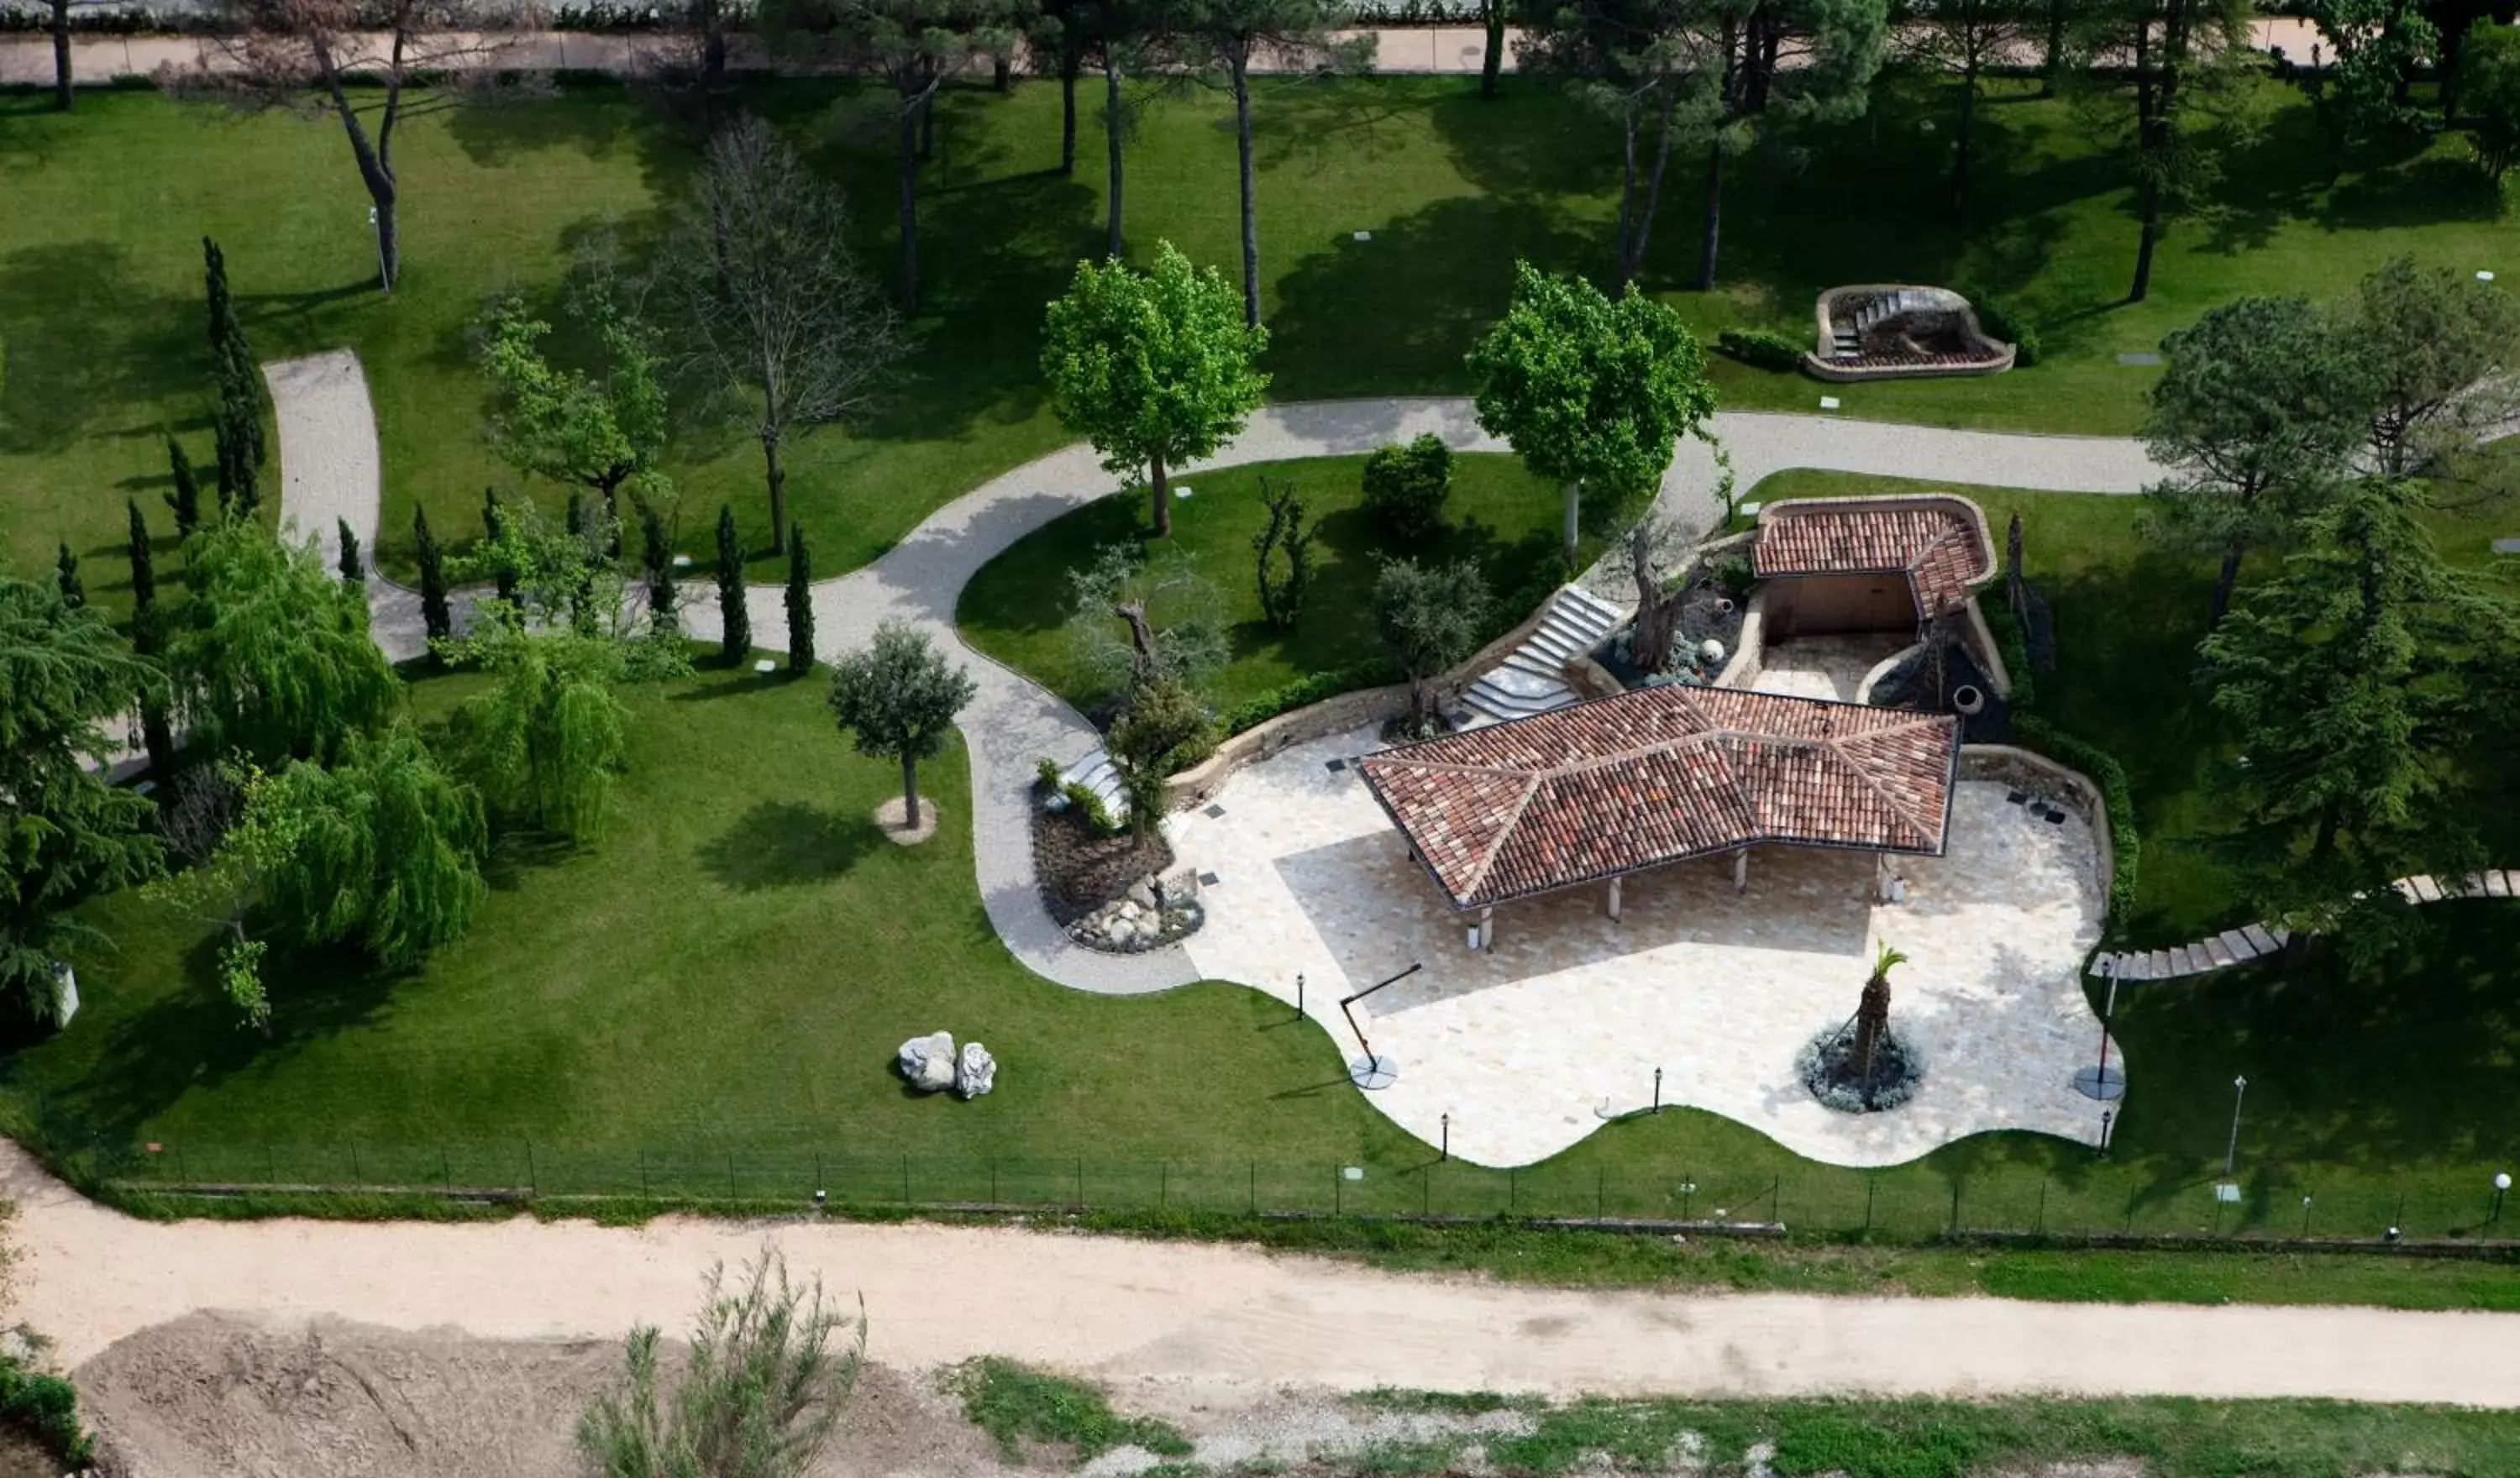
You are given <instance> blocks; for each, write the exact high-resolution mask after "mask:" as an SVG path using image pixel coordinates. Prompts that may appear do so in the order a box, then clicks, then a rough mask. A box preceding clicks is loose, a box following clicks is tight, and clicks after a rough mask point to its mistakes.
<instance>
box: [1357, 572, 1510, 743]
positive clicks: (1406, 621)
mask: <svg viewBox="0 0 2520 1478" xmlns="http://www.w3.org/2000/svg"><path fill="white" fill-rule="evenodd" d="M1494 604H1495V602H1494V601H1493V600H1492V599H1491V598H1490V596H1489V594H1488V582H1487V576H1486V575H1484V574H1483V573H1481V572H1480V570H1479V566H1478V564H1477V563H1476V562H1475V561H1473V560H1454V561H1453V562H1451V563H1449V564H1420V563H1418V561H1417V560H1385V561H1384V562H1383V565H1382V570H1381V572H1380V573H1379V574H1377V575H1376V576H1375V577H1374V581H1373V624H1374V629H1375V631H1376V632H1377V633H1378V634H1379V635H1380V636H1381V638H1382V645H1383V648H1384V649H1386V650H1388V651H1389V652H1390V653H1391V658H1392V660H1393V661H1395V662H1397V663H1399V664H1400V670H1401V671H1402V672H1404V673H1406V674H1408V677H1409V718H1410V723H1411V724H1412V726H1413V727H1416V728H1418V729H1420V730H1421V731H1422V730H1423V729H1424V728H1425V726H1426V725H1427V724H1428V723H1429V722H1430V721H1431V720H1432V718H1433V708H1434V704H1433V701H1432V699H1433V695H1434V694H1433V693H1432V691H1431V689H1430V688H1429V686H1428V685H1429V684H1430V683H1431V682H1432V680H1433V679H1434V678H1435V677H1436V676H1437V675H1438V674H1440V673H1442V672H1443V671H1444V670H1445V669H1446V668H1448V667H1451V666H1453V665H1455V664H1456V663H1458V662H1461V661H1462V660H1463V659H1464V658H1466V657H1468V656H1469V654H1470V653H1471V651H1473V650H1474V649H1477V647H1478V644H1479V632H1480V630H1481V629H1482V628H1483V627H1484V626H1485V624H1486V622H1487V618H1488V611H1489V609H1490V607H1491V606H1493V605H1494Z"/></svg>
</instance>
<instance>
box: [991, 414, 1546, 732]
mask: <svg viewBox="0 0 2520 1478" xmlns="http://www.w3.org/2000/svg"><path fill="white" fill-rule="evenodd" d="M1364 475H1365V459H1364V458H1363V457H1324V458H1317V459H1307V460H1304V461H1299V462H1279V463H1264V464H1259V465H1255V466H1251V467H1241V468H1235V469H1232V470H1226V471H1218V472H1205V473H1199V474H1196V475H1193V476H1192V477H1188V478H1185V479H1184V481H1185V482H1187V483H1188V484H1189V485H1190V486H1191V488H1192V489H1193V493H1192V496H1191V498H1190V499H1189V500H1188V501H1186V502H1182V503H1180V504H1178V505H1177V506H1176V508H1175V509H1174V512H1173V533H1172V541H1171V542H1172V544H1173V545H1174V546H1175V547H1176V548H1177V549H1178V550H1179V551H1180V552H1181V554H1182V555H1183V556H1186V557H1188V558H1189V559H1190V560H1193V562H1194V564H1195V567H1196V568H1197V569H1198V571H1199V573H1200V574H1202V575H1203V576H1205V577H1206V578H1207V579H1208V580H1210V581H1212V582H1213V583H1214V584H1215V586H1216V588H1217V592H1218V594H1219V595H1220V596H1221V597H1222V598H1223V601H1222V604H1223V607H1224V613H1225V620H1226V623H1227V628H1228V632H1229V636H1230V639H1231V641H1232V644H1233V660H1232V661H1231V662H1230V663H1229V664H1228V665H1227V666H1226V667H1225V668H1224V669H1223V670H1221V671H1220V672H1218V673H1217V674H1216V675H1215V676H1214V677H1213V678H1212V679H1211V680H1209V681H1208V682H1207V683H1206V684H1205V685H1204V686H1205V691H1206V694H1207V696H1208V697H1209V699H1210V700H1211V701H1212V702H1213V703H1214V704H1215V706H1216V707H1217V708H1218V709H1219V710H1228V709H1231V708H1233V707H1234V706H1235V705H1236V704H1238V703H1240V702H1242V701H1243V700H1245V699H1247V698H1250V697H1253V696H1256V695H1258V694H1263V693H1266V692H1268V691H1270V690H1271V689H1275V688H1278V687H1281V686H1283V685H1284V684H1286V683H1290V682H1293V681H1295V680H1296V679H1298V678H1301V677H1305V676H1307V675H1309V674H1312V673H1318V672H1330V671H1335V670H1337V669H1339V668H1342V667H1347V666H1350V665H1352V664H1355V663H1359V662H1368V661H1372V660H1373V659H1374V658H1375V657H1377V656H1379V655H1380V654H1381V652H1382V647H1381V644H1380V642H1379V640H1378V639H1377V638H1376V636H1375V634H1374V625H1373V582H1374V578H1375V575H1376V573H1377V572H1378V571H1379V569H1380V567H1381V566H1380V563H1379V559H1378V557H1380V556H1386V555H1394V554H1401V553H1407V554H1410V555H1413V556H1415V557H1417V558H1418V559H1421V560H1462V559H1467V560H1476V561H1478V564H1479V566H1480V568H1481V569H1482V570H1484V571H1485V572H1486V574H1487V580H1488V588H1489V589H1490V591H1492V592H1493V593H1494V594H1495V595H1496V597H1497V599H1498V602H1499V607H1500V611H1502V610H1503V608H1504V606H1505V605H1507V604H1508V603H1509V602H1511V601H1512V600H1513V599H1514V598H1515V597H1517V596H1518V595H1520V594H1522V593H1525V592H1527V591H1528V590H1529V589H1530V588H1531V587H1532V586H1533V585H1534V584H1535V582H1539V581H1545V580H1548V579H1550V578H1551V577H1553V575H1554V574H1555V573H1556V572H1557V570H1558V569H1559V568H1560V563H1559V558H1558V538H1559V519H1560V517H1561V516H1562V514H1561V503H1560V495H1559V492H1558V490H1557V489H1556V488H1554V487H1553V486H1551V485H1550V484H1549V483H1548V482H1547V481H1545V480H1544V479H1542V478H1539V477H1535V476H1533V475H1532V474H1531V473H1530V472H1528V471H1525V470H1523V468H1522V465H1521V464H1520V463H1518V462H1516V461H1515V460H1514V459H1512V458H1510V457H1501V456H1492V455H1487V456H1483V455H1475V454H1473V455H1464V456H1457V457H1455V458H1454V459H1453V491H1452V496H1451V497H1450V498H1449V499H1448V500H1447V501H1446V503H1445V526H1444V528H1443V530H1442V531H1441V533H1440V534H1438V535H1437V536H1436V537H1435V538H1434V539H1432V540H1430V541H1428V543H1427V544H1426V546H1425V547H1424V548H1422V549H1414V550H1406V551H1403V550H1401V549H1399V548H1398V547H1397V546H1396V545H1395V544H1394V543H1393V541H1392V539H1391V537H1390V535H1389V534H1388V532H1387V531H1385V530H1384V528H1383V527H1382V525H1381V523H1380V521H1379V520H1378V519H1377V518H1376V517H1375V516H1374V515H1373V514H1372V513H1371V512H1370V511H1368V510H1367V509H1366V508H1365V506H1364V499H1365V484H1364ZM1264 480H1265V481H1267V482H1269V483H1270V484H1271V485H1273V486H1274V485H1277V484H1280V483H1292V484H1293V485H1294V486H1295V487H1296V488H1297V489H1299V490H1300V492H1301V494H1302V496H1303V499H1304V503H1305V506H1306V510H1307V513H1308V515H1309V519H1310V521H1311V524H1312V526H1313V527H1314V528H1316V529H1317V530H1318V532H1319V537H1318V538H1317V539H1316V540H1315V541H1314V544H1313V556H1312V558H1313V574H1312V583H1311V585H1310V586H1309V588H1308V591H1307V594H1306V596H1305V601H1304V605H1303V609H1302V610H1301V611H1300V612H1299V613H1298V614H1297V616H1296V619H1295V623H1294V625H1293V626H1292V627H1291V628H1290V629H1287V630H1280V629H1279V628H1277V627H1274V626H1272V625H1270V624H1269V623H1268V622H1267V621H1266V620H1264V619H1263V618H1262V616H1261V611H1260V595H1259V585H1258V579H1257V569H1256V562H1255V557H1254V555H1253V553H1252V540H1253V539H1254V538H1255V537H1257V536H1258V535H1259V534H1260V533H1261V532H1262V531H1263V530H1265V529H1266V528H1267V527H1268V523H1269V512H1268V508H1267V506H1266V505H1265V504H1264V503H1262V501H1261V493H1260V487H1261V483H1262V482H1263V481H1264ZM1113 544H1126V545H1131V546H1140V545H1144V546H1145V547H1147V548H1148V549H1149V550H1151V549H1153V548H1154V541H1152V540H1151V539H1150V538H1149V535H1148V521H1147V508H1146V495H1145V494H1143V493H1120V494H1115V495H1114V496H1112V497H1109V498H1104V499H1102V501H1100V502H1098V503H1094V504H1090V505H1088V506H1087V507H1084V508H1081V509H1078V510H1077V511H1076V512H1074V513H1072V514H1069V515H1065V516H1064V517H1061V518H1059V519H1057V520H1056V521H1054V522H1052V523H1048V524H1045V525H1044V526H1042V527H1041V528H1039V529H1037V530H1035V531H1034V532H1032V533H1030V534H1028V535H1026V536H1025V537H1024V538H1023V539H1022V540H1021V541H1020V542H1018V543H1017V544H1015V545H1014V547H1012V549H1009V550H1008V551H1007V552H1006V553H1005V554H1002V555H1000V556H998V557H997V558H996V559H994V560H990V561H989V562H988V563H987V564H985V565H983V566H982V567H981V569H980V572H979V574H977V575H976V576H974V577H973V578H972V580H971V583H970V584H969V585H967V586H966V587H964V590H963V601H962V605H961V606H960V608H959V609H958V611H957V613H956V616H957V620H958V621H959V622H960V624H961V627H962V630H963V634H964V637H965V638H966V639H967V641H969V642H970V644H971V645H972V646H974V647H976V648H978V649H980V650H982V651H985V652H987V653H988V654H989V655H991V656H993V657H996V658H997V659H998V660H999V661H1001V662H1004V663H1006V664H1007V665H1008V666H1010V667H1012V668H1014V669H1015V670H1016V671H1018V672H1021V673H1024V674H1025V675H1026V676H1028V677H1031V678H1032V679H1034V680H1035V681H1037V682H1039V683H1041V684H1043V685H1044V686H1046V687H1048V688H1050V689H1051V690H1053V691H1054V692H1056V693H1057V694H1059V695H1060V696H1061V697H1064V698H1066V699H1067V700H1068V701H1069V702H1071V703H1075V704H1077V705H1078V706H1080V707H1091V706H1093V705H1095V704H1097V703H1099V702H1102V701H1105V700H1107V699H1108V697H1109V696H1110V695H1109V694H1104V693H1101V692H1098V691H1096V688H1095V685H1094V683H1093V681H1092V680H1091V679H1090V678H1089V677H1088V676H1087V674H1086V673H1085V672H1083V671H1082V670H1081V669H1080V668H1079V666H1078V664H1077V662H1076V657H1075V647H1074V642H1073V639H1072V637H1071V635H1070V631H1069V627H1068V617H1069V614H1070V612H1071V611H1072V610H1073V608H1074V607H1073V605H1072V603H1071V602H1070V600H1069V596H1068V572H1069V571H1070V570H1073V569H1076V568H1078V567H1080V566H1083V565H1087V564H1090V563H1092V562H1093V560H1094V559H1095V558H1096V554H1097V552H1098V551H1099V550H1101V549H1102V547H1104V546H1106V545H1113ZM1278 567H1279V568H1280V569H1281V570H1283V564H1281V565H1279V566H1278ZM1515 614H1517V615H1518V614H1519V612H1515ZM1114 626H1115V628H1116V626H1117V623H1116V621H1115V622H1114Z"/></svg>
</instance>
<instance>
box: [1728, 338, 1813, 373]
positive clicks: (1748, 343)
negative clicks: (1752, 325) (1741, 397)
mask: <svg viewBox="0 0 2520 1478" xmlns="http://www.w3.org/2000/svg"><path fill="white" fill-rule="evenodd" d="M1715 347H1716V348H1717V349H1719V350H1721V351H1722V352H1724V353H1726V354H1729V355H1731V356H1732V357H1733V358H1734V359H1737V360H1739V361H1741V362H1742V363H1743V364H1745V365H1748V366H1750V367H1751V368H1752V369H1754V370H1775V371H1778V373H1780V374H1791V373H1793V372H1794V371H1796V370H1799V369H1801V368H1802V365H1803V344H1802V341H1801V340H1800V339H1797V338H1794V337H1792V336H1789V335H1784V334H1778V333H1777V332H1776V331H1775V330H1773V329H1727V330H1725V331H1724V332H1723V333H1721V334H1718V335H1716V336H1715Z"/></svg>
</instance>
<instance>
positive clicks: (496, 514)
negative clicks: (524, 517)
mask: <svg viewBox="0 0 2520 1478" xmlns="http://www.w3.org/2000/svg"><path fill="white" fill-rule="evenodd" d="M481 526H482V527H483V528H484V529H487V530H488V531H489V536H490V542H491V543H493V544H496V543H498V542H499V541H500V540H502V539H504V538H506V537H507V536H508V515H506V514H504V513H502V512H500V510H499V490H498V489H497V488H495V487H485V488H483V489H481ZM496 578H497V579H498V582H499V599H500V600H502V601H505V602H507V603H508V604H509V605H516V604H517V570H516V566H514V565H511V564H502V565H500V566H499V568H498V571H497V575H496Z"/></svg>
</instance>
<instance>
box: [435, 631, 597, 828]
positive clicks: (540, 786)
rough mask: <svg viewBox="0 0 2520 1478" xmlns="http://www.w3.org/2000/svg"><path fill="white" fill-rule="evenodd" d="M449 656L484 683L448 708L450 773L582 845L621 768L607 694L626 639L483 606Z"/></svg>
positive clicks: (510, 813) (525, 820)
mask: <svg viewBox="0 0 2520 1478" xmlns="http://www.w3.org/2000/svg"><path fill="white" fill-rule="evenodd" d="M449 654H450V655H452V656H454V657H456V658H457V659H459V660H467V661H472V662H474V663H477V664H478V665H479V666H480V667H481V668H482V670H483V671H485V672H487V673H489V674H490V676H491V678H492V679H493V682H492V686H491V687H490V689H489V691H487V692H486V693H483V694H480V695H478V696H476V697H474V698H472V699H471V700H469V701H467V702H466V703H465V704H464V706H463V707H461V708H459V709H457V710H456V714H455V721H454V725H453V746H454V747H453V753H454V757H455V761H456V767H457V769H458V770H459V771H460V772H461V773H462V774H464V775H465V776H466V777H467V778H468V779H470V780H471V781H472V783H473V784H476V785H478V786H479V787H480V789H481V794H482V796H483V797H484V798H485V799H486V800H487V801H488V802H489V804H490V808H491V810H493V811H494V812H496V813H498V814H499V815H501V816H503V817H506V818H508V819H509V820H510V821H513V822H515V823H516V824H517V825H520V826H525V827H531V828H534V829H540V830H544V831H550V832H554V833H557V834H559V835H561V836H564V837H566V838H568V839H569V840H571V841H574V842H579V843H584V842H588V841H592V840H593V839H594V838H595V837H596V835H597V834H598V833H599V832H600V831H601V830H602V829H603V825H604V813H605V809H606V807H607V804H608V803H609V802H610V800H611V796H612V784H613V782H614V780H615V779H617V778H618V777H619V776H620V774H621V773H622V771H623V770H624V769H625V768H626V767H627V764H628V749H629V742H628V731H629V722H630V714H629V710H628V709H627V708H625V707H624V706H622V702H621V699H620V697H619V696H618V695H616V694H615V693H614V691H613V690H614V688H615V687H616V686H617V685H618V684H619V683H621V682H622V681H623V680H624V679H625V678H626V677H627V676H628V675H629V674H628V644H625V643H622V642H618V641H613V640H610V639H607V638H604V637H590V636H581V635H578V634H576V633H574V632H564V631H562V632H544V633H535V632H531V631H528V630H527V629H526V628H525V626H524V624H523V623H522V622H521V621H519V620H517V619H516V617H515V616H514V614H513V613H512V612H511V611H509V610H508V609H507V608H505V607H500V606H492V605H484V606H483V607H482V608H480V609H479V610H476V611H475V612H474V619H473V625H472V631H471V632H470V633H469V634H468V635H466V636H464V637H462V638H460V639H458V640H457V641H456V642H455V643H454V644H453V645H452V646H451V647H450V649H449Z"/></svg>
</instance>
